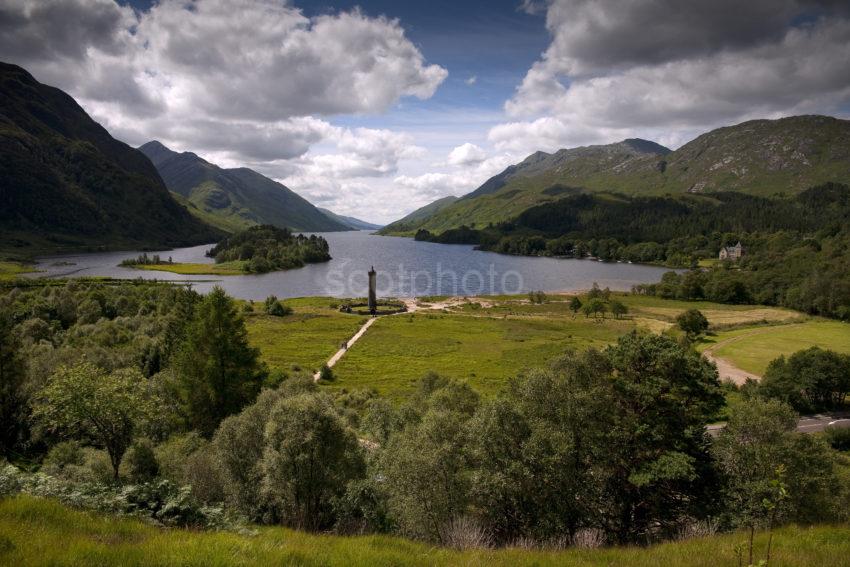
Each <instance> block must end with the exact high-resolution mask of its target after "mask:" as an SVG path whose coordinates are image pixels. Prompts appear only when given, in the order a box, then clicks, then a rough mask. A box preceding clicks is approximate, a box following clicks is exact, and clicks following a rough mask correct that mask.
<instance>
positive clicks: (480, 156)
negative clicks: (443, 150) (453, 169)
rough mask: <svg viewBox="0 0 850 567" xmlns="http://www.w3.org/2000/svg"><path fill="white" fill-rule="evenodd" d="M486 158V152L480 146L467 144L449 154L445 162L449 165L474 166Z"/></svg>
mask: <svg viewBox="0 0 850 567" xmlns="http://www.w3.org/2000/svg"><path fill="white" fill-rule="evenodd" d="M486 158H487V152H485V151H484V150H483V149H481V147H480V146H476V145H475V144H470V143H469V142H467V143H465V144H462V145H460V146H458V147H456V148H455V149H453V150H452V151H451V152H449V156H448V159H447V161H448V163H449V165H474V164H478V163H481V162H482V161H484V160H485V159H486Z"/></svg>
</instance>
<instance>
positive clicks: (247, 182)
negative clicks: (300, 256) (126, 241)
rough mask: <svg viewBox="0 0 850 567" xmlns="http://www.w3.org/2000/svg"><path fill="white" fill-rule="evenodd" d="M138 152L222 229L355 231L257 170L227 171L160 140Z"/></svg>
mask: <svg viewBox="0 0 850 567" xmlns="http://www.w3.org/2000/svg"><path fill="white" fill-rule="evenodd" d="M139 150H140V151H141V152H142V153H144V154H145V155H147V156H148V158H149V159H150V160H151V162H153V164H154V166H156V169H157V170H158V171H159V174H160V176H161V177H162V179H163V180H164V181H165V184H166V186H167V187H168V189H169V190H170V191H172V192H173V193H176V194H178V195H180V196H181V197H183V198H184V199H186V200H187V201H188V202H189V204H190V207H189V210H190V211H192V212H193V213H194V214H195V215H196V216H198V217H200V218H202V219H203V220H205V221H207V222H208V223H211V224H213V225H215V226H218V227H219V228H221V229H222V230H226V231H228V232H234V231H237V230H241V229H244V228H247V227H249V226H251V225H254V224H271V225H274V226H278V227H281V228H283V227H286V228H289V229H292V230H303V231H315V232H323V231H343V230H350V227H349V225H348V223H345V222H343V221H340V220H337V219H333V218H330V217H328V216H327V215H325V214H324V213H322V212H321V211H320V210H318V209H317V208H316V207H314V206H313V205H312V204H311V203H310V202H308V201H307V200H306V199H304V198H303V197H301V196H300V195H298V194H297V193H295V192H294V191H292V190H291V189H290V188H288V187H286V186H285V185H282V184H281V183H278V182H277V181H274V180H273V179H269V178H268V177H265V176H264V175H262V174H260V173H258V172H256V171H254V170H253V169H249V168H247V167H237V168H232V169H225V168H222V167H219V166H217V165H215V164H213V163H210V162H208V161H206V160H205V159H203V158H202V157H200V156H198V155H197V154H194V153H192V152H180V153H178V152H175V151H173V150H171V149H169V148H168V147H166V146H165V144H163V143H162V142H159V141H156V140H153V141H150V142H148V143H146V144H144V145H142V146H140V147H139Z"/></svg>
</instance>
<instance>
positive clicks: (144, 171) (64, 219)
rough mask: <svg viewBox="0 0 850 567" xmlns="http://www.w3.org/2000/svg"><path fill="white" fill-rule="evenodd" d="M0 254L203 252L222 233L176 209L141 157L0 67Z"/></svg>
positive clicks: (58, 98)
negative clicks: (198, 247) (196, 247)
mask: <svg viewBox="0 0 850 567" xmlns="http://www.w3.org/2000/svg"><path fill="white" fill-rule="evenodd" d="M0 233H2V235H0V236H2V238H0V241H2V243H3V245H2V252H3V253H4V254H12V255H15V256H30V255H33V254H37V253H44V252H58V251H70V250H75V249H81V248H85V247H90V246H97V247H104V244H105V243H106V244H107V247H112V248H114V247H118V246H122V247H169V246H180V245H190V244H200V243H205V242H211V241H214V240H217V239H219V238H220V237H221V236H222V234H221V233H220V232H219V231H218V230H216V229H214V228H212V227H210V226H208V225H206V224H204V223H203V222H201V221H200V220H198V219H196V218H195V217H193V216H192V215H191V214H189V212H188V211H187V210H186V208H185V207H183V206H181V205H180V204H179V203H177V201H175V200H174V199H173V198H172V196H171V194H170V193H169V192H168V189H167V188H166V187H165V184H164V183H163V182H162V179H161V178H160V177H159V174H158V173H157V171H156V168H155V167H154V166H153V164H151V162H150V160H148V158H147V157H145V155H144V154H142V153H141V152H139V151H137V150H135V149H133V148H131V147H130V146H128V145H127V144H125V143H123V142H119V141H118V140H116V139H114V138H113V137H112V136H110V135H109V132H107V131H106V130H105V129H104V128H103V127H102V126H101V125H100V124H98V123H97V122H95V121H94V120H92V119H91V117H89V115H88V114H86V112H85V111H84V110H83V109H82V108H81V107H80V106H79V105H78V104H77V103H76V101H74V99H73V98H71V97H70V96H69V95H67V94H66V93H64V92H62V91H61V90H59V89H57V88H54V87H50V86H47V85H43V84H41V83H39V82H38V81H36V80H35V79H34V78H33V77H32V75H30V74H29V73H27V72H26V71H25V70H24V69H22V68H20V67H18V66H16V65H10V64H7V63H0Z"/></svg>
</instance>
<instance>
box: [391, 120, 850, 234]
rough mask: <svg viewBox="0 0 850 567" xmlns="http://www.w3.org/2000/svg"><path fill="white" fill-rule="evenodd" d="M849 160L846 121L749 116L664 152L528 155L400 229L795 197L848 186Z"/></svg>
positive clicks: (645, 147)
mask: <svg viewBox="0 0 850 567" xmlns="http://www.w3.org/2000/svg"><path fill="white" fill-rule="evenodd" d="M848 164H850V121H847V120H840V119H837V118H831V117H827V116H793V117H789V118H782V119H779V120H753V121H749V122H744V123H742V124H738V125H735V126H728V127H724V128H718V129H716V130H712V131H710V132H708V133H706V134H703V135H701V136H699V137H697V138H696V139H694V140H693V141H691V142H688V143H687V144H685V145H684V146H682V147H680V148H679V149H677V150H675V151H672V152H671V151H669V150H668V149H667V148H664V147H663V146H660V145H658V144H655V143H654V142H649V141H646V140H635V139H632V140H624V141H623V142H619V143H616V144H609V145H605V146H588V147H583V148H573V149H566V150H559V151H558V152H555V153H554V154H548V153H545V152H536V153H534V154H532V155H531V156H529V157H528V158H526V159H525V160H524V161H522V162H521V163H519V164H516V165H512V166H510V167H508V168H507V169H506V170H505V171H503V172H502V173H500V174H498V175H496V176H494V177H492V178H490V179H488V180H487V181H486V182H485V183H484V184H483V185H481V187H479V188H478V189H476V190H475V191H473V192H472V193H470V194H468V195H466V196H464V197H462V198H461V199H459V200H458V201H457V202H456V203H454V204H452V205H451V206H448V207H444V208H442V209H441V210H440V211H438V212H436V213H434V214H431V215H428V216H427V217H425V218H421V219H419V221H418V222H417V223H413V225H412V226H410V225H409V224H410V223H408V226H405V229H406V230H407V231H410V230H416V229H418V228H425V229H427V230H429V231H431V232H441V231H443V230H446V229H450V228H456V227H459V226H461V225H467V226H481V225H486V224H487V223H490V222H494V223H495V222H501V221H506V220H509V219H513V218H515V217H516V216H517V215H519V214H520V213H522V212H523V211H525V210H526V209H528V208H529V207H532V206H535V205H539V204H542V203H548V202H553V201H556V200H557V199H559V198H562V197H564V196H567V195H570V194H576V193H582V192H615V193H620V194H623V195H629V196H651V195H659V196H660V195H665V194H668V193H669V194H672V195H676V194H686V193H690V194H705V193H715V192H720V191H736V192H739V193H744V194H748V195H757V196H771V195H777V194H783V193H784V194H794V193H799V192H801V191H804V190H805V189H807V188H809V187H812V186H815V185H818V184H822V183H827V182H838V183H847V182H850V165H848ZM395 224H396V223H393V225H390V227H392V226H394V225H395ZM398 232H402V231H398Z"/></svg>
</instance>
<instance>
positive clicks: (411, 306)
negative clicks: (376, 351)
mask: <svg viewBox="0 0 850 567" xmlns="http://www.w3.org/2000/svg"><path fill="white" fill-rule="evenodd" d="M399 301H401V302H402V303H404V305H405V307H407V311H402V312H400V313H394V314H393V315H404V314H406V313H415V312H416V311H421V310H424V309H428V310H442V309H448V308H451V307H456V306H458V305H462V304H464V303H466V302H467V301H469V299H468V298H465V297H450V298H448V299H446V300H443V301H438V302H435V303H419V302H417V301H416V298H415V297H402V298H399ZM480 303H482V304H483V302H480ZM483 306H484V307H489V306H490V305H489V304H488V305H483ZM377 320H378V318H377V317H370V318H369V320H368V321H366V322H365V323H364V324H363V326H362V327H360V330H358V331H357V333H355V334H354V336H353V337H351V338H350V339H349V340H348V341H347V342H346V343H345V346H344V347H343V348H341V349H339V350H338V351H336V353H335V354H334V355H333V356H332V357H331V358H330V360H328V361H327V362H326V363H325V364H326V365H327V367H328V368H333V367H334V365H335V364H336V363H337V362H339V360H340V359H341V358H342V357H343V356H345V353H346V352H348V349H350V348H351V346H352V345H353V344H354V343H356V342H357V341H358V340H359V339H360V337H362V336H363V335H364V334H366V331H367V330H368V329H369V327H371V326H372V324H373V323H374V322H375V321H377ZM320 375H321V370H320V371H319V372H316V373H315V374H313V380H315V381H317V382H318V381H319V378H320Z"/></svg>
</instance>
